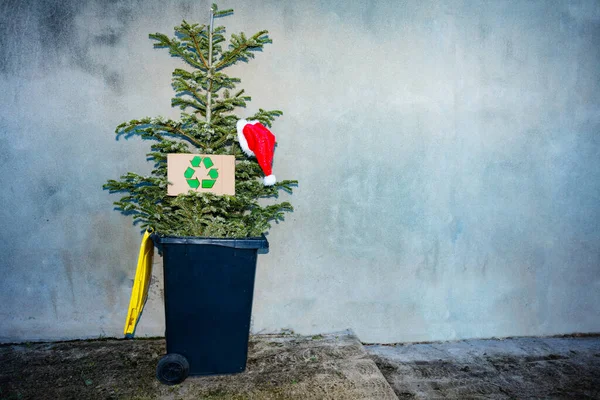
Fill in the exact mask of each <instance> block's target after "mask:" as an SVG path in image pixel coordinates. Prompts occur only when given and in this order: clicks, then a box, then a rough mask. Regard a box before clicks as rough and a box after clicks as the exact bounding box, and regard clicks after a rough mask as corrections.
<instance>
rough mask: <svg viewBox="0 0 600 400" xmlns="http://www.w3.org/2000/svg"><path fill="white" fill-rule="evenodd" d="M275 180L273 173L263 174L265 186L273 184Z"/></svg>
mask: <svg viewBox="0 0 600 400" xmlns="http://www.w3.org/2000/svg"><path fill="white" fill-rule="evenodd" d="M275 182H277V178H275V175H272V174H271V175H269V176H265V179H264V180H263V183H264V185H265V186H273V185H274V184H275Z"/></svg>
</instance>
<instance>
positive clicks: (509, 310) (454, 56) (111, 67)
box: [0, 0, 600, 342]
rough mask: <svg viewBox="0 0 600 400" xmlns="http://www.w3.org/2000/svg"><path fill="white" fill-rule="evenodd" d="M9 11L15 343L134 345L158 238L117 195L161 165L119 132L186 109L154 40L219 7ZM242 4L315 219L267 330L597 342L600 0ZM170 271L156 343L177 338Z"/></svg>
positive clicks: (303, 210)
mask: <svg viewBox="0 0 600 400" xmlns="http://www.w3.org/2000/svg"><path fill="white" fill-rule="evenodd" d="M161 3H163V2H162V1H158V0H145V1H124V0H123V1H119V0H117V1H99V0H98V1H93V0H86V1H58V0H51V1H50V0H48V1H34V0H30V1H21V0H3V1H2V2H0V89H1V90H0V104H2V108H1V110H0V174H1V175H0V176H1V177H2V179H1V182H2V189H1V191H0V199H1V204H2V208H1V209H0V215H1V217H0V221H1V225H2V229H1V231H0V266H1V268H2V270H1V271H2V274H1V278H0V321H1V322H0V340H1V341H5V342H6V341H25V340H53V339H70V338H87V337H98V336H120V335H121V332H122V325H123V321H124V318H125V315H126V309H127V305H128V301H129V292H130V287H131V284H132V278H133V274H134V269H135V261H136V257H137V247H138V245H139V239H140V233H139V229H138V228H136V227H134V226H132V224H131V221H130V220H129V219H128V218H126V217H123V216H121V215H120V214H118V213H117V212H115V211H112V206H111V203H112V201H114V200H116V199H117V196H112V195H109V194H108V193H107V192H105V191H103V190H102V189H101V186H102V184H103V183H104V182H105V181H106V180H107V179H109V178H116V177H118V176H119V175H120V174H121V173H124V172H126V171H136V172H145V171H149V169H150V165H149V164H147V163H146V162H145V160H144V154H145V152H146V151H147V149H148V143H145V142H142V141H141V140H138V139H132V140H129V141H123V140H122V141H119V142H117V141H115V138H114V135H113V133H112V132H113V130H114V128H115V126H116V125H117V124H119V123H120V122H122V121H125V120H128V119H132V118H137V117H143V116H147V115H148V116H156V115H168V116H176V115H177V114H176V113H175V112H173V111H170V106H169V104H170V97H171V94H172V91H171V88H170V72H171V70H172V69H173V68H174V67H175V66H178V65H179V64H178V62H177V60H175V59H172V58H170V57H169V56H168V54H167V52H166V51H165V50H153V49H152V43H151V42H150V41H149V40H148V39H147V35H148V33H151V32H163V33H168V34H171V33H172V27H173V26H175V25H177V24H178V23H179V22H180V21H181V19H182V18H186V19H188V20H190V21H202V22H204V21H205V20H206V18H207V10H208V2H206V1H171V2H168V4H167V5H162V4H161ZM366 3H369V2H363V1H357V0H356V1H341V0H340V1H333V0H332V1H323V0H321V1H319V0H310V1H292V0H289V1H287V0H286V1H275V0H271V1H262V2H249V1H242V0H231V1H227V2H225V1H223V2H221V3H220V5H221V7H222V8H225V7H233V8H235V9H236V14H235V15H234V17H230V18H227V19H226V20H225V21H224V22H225V23H226V24H227V26H228V31H229V32H230V33H231V32H237V31H240V30H243V31H246V32H253V31H256V30H259V29H262V28H266V29H268V30H269V31H270V32H271V35H272V37H273V39H274V43H273V44H272V45H270V46H268V48H267V49H266V50H265V51H264V52H263V53H262V54H259V55H258V56H257V59H256V60H255V61H253V62H251V63H250V64H248V65H245V66H242V67H241V68H236V70H235V71H234V75H237V76H239V77H241V78H242V80H243V82H242V87H244V88H246V89H247V91H248V93H249V94H251V95H252V96H253V102H252V103H251V106H250V107H249V108H248V110H247V112H248V114H251V113H253V111H254V110H255V109H257V108H258V107H262V108H280V109H282V110H284V111H285V115H284V117H282V118H281V119H280V120H279V121H278V122H277V123H276V125H275V126H274V129H273V130H274V132H275V133H276V134H277V135H278V139H279V147H278V150H277V154H276V158H275V163H274V172H275V174H277V176H278V177H280V178H297V179H299V180H300V182H301V183H300V186H299V188H298V190H297V192H296V194H294V195H293V196H292V198H291V199H292V201H293V203H294V204H295V206H296V211H295V212H294V213H293V214H291V215H290V216H288V218H287V221H286V222H285V223H283V224H280V225H277V226H275V227H274V228H273V229H272V231H271V233H270V235H269V240H270V243H271V251H270V253H269V254H268V255H261V256H260V260H259V266H258V275H257V283H256V292H255V293H256V295H255V306H254V314H253V331H254V332H273V331H279V330H281V329H292V330H294V331H296V332H299V333H317V332H327V331H335V330H340V329H344V328H353V329H354V330H355V331H356V333H357V334H358V336H359V337H360V338H361V339H362V340H363V341H366V342H399V341H424V340H447V339H460V338H481V337H491V336H510V335H551V334H562V333H573V332H599V331H600V203H599V201H600V136H599V134H600V68H599V65H600V46H599V45H598V44H599V43H600V2H598V1H592V0H589V1H585V0H581V1H575V0H573V1H568V2H567V1H547V0H531V1H526V0H496V1H474V0H464V1H459V0H456V1H451V0H446V1H436V0H418V1H417V0H414V1H412V0H411V1H399V0H398V1H394V0H388V1H377V2H370V3H373V4H372V5H367V4H366ZM161 284H162V283H161V274H160V260H157V264H156V268H155V281H154V283H153V285H152V293H151V295H150V296H151V297H150V301H149V304H148V308H147V310H146V311H145V313H144V316H143V319H142V322H141V323H140V326H139V330H138V333H139V335H140V336H144V335H161V334H162V333H163V329H164V328H163V324H164V320H163V316H162V297H161V290H160V287H161Z"/></svg>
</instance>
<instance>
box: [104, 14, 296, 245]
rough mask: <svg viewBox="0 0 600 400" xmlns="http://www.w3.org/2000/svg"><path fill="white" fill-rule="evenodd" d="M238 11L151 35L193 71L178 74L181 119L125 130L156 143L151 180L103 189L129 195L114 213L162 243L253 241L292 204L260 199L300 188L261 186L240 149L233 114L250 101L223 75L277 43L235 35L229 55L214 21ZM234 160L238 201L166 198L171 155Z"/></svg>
mask: <svg viewBox="0 0 600 400" xmlns="http://www.w3.org/2000/svg"><path fill="white" fill-rule="evenodd" d="M232 13H233V10H222V11H219V10H218V9H217V6H216V5H215V4H213V5H212V7H211V10H210V24H209V25H199V24H189V23H188V22H186V21H185V20H184V21H183V22H182V24H181V25H180V26H177V27H175V33H176V34H175V37H173V38H169V37H167V36H166V35H164V34H161V33H154V34H150V35H149V37H150V39H152V40H155V41H156V42H155V43H154V47H155V48H166V49H169V53H170V54H171V55H172V56H174V57H178V58H180V59H181V60H183V61H184V62H185V63H186V64H187V66H188V67H191V70H190V69H180V68H177V69H175V71H174V72H173V83H172V86H173V89H174V90H175V92H176V95H175V97H173V99H172V100H171V105H172V106H173V107H178V108H179V109H181V118H180V120H179V121H174V120H170V119H166V118H162V117H154V118H152V117H147V118H143V119H139V120H132V121H129V122H124V123H122V124H120V125H119V126H118V127H117V129H116V134H117V136H121V135H123V136H125V137H129V136H132V135H140V136H141V137H142V138H143V139H150V140H153V141H155V143H153V144H152V146H151V152H150V153H148V157H149V159H150V160H152V161H153V162H154V169H153V171H152V174H151V175H150V176H140V175H138V174H135V173H132V172H129V173H127V174H125V175H123V176H121V178H120V179H119V180H109V181H108V182H107V183H106V184H105V185H104V188H105V189H108V190H110V192H111V193H112V192H123V193H125V195H124V196H123V197H122V198H121V199H120V200H119V201H117V202H115V205H116V206H117V208H118V209H119V210H121V211H122V212H123V213H125V214H128V215H132V216H133V219H134V220H135V221H136V222H140V223H141V226H142V227H143V228H152V229H154V230H155V231H156V232H158V233H160V234H164V235H175V236H212V237H247V236H259V235H260V234H261V233H263V232H265V231H266V230H268V229H269V228H270V226H271V225H270V222H272V221H278V220H283V216H284V212H285V211H292V210H293V208H292V206H291V204H290V203H288V202H282V203H278V204H273V205H266V206H265V205H261V204H259V199H261V198H268V197H277V195H278V193H279V190H285V191H287V192H289V193H291V192H292V186H293V185H295V184H297V181H292V180H284V181H281V182H277V183H276V184H275V185H274V186H264V185H263V183H262V182H261V180H259V179H258V178H259V177H261V176H262V170H261V168H260V166H259V165H258V163H257V162H256V160H255V159H253V158H248V157H247V156H246V155H245V154H244V153H243V152H242V151H241V149H240V147H239V145H238V143H237V134H236V122H237V121H238V119H239V118H238V117H237V116H236V115H235V114H234V113H233V112H234V110H236V109H237V108H240V107H245V106H246V103H247V102H249V101H250V97H249V96H247V95H246V94H245V93H244V90H237V89H236V86H237V84H238V83H240V79H238V78H234V77H230V76H228V75H227V74H225V73H224V71H225V70H226V69H227V68H228V67H231V66H233V65H235V64H237V63H239V62H240V61H241V62H248V61H249V60H250V59H252V58H254V52H255V51H259V50H261V49H262V48H263V46H264V45H266V44H268V43H271V39H270V38H269V36H268V32H267V31H265V30H263V31H260V32H258V33H256V34H254V35H252V36H250V37H247V36H246V35H245V34H244V33H240V34H237V35H236V34H233V35H231V38H230V40H229V45H228V46H227V47H226V48H224V44H225V42H226V39H225V27H223V26H217V27H214V26H213V21H214V18H218V17H224V16H227V15H231V14H232ZM281 115H282V112H281V111H279V110H270V111H268V110H263V109H259V111H258V112H257V113H256V114H254V115H252V116H249V117H248V119H249V120H258V121H260V122H261V123H262V124H264V125H265V126H267V127H271V125H272V123H273V122H274V120H275V119H276V118H277V117H279V116H281ZM168 153H199V154H231V155H234V156H235V159H236V168H235V179H236V183H235V193H236V194H235V196H228V195H222V196H218V195H214V194H211V193H194V192H190V193H188V194H185V195H179V196H176V197H169V196H167V185H168V181H167V162H166V161H167V154H168Z"/></svg>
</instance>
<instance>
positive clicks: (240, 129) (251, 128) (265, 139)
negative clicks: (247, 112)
mask: <svg viewBox="0 0 600 400" xmlns="http://www.w3.org/2000/svg"><path fill="white" fill-rule="evenodd" d="M236 127H237V134H238V141H239V142H240V146H241V148H242V150H243V151H244V153H246V154H247V155H248V156H250V157H252V156H254V157H256V161H258V165H260V167H261V168H262V170H263V172H264V174H265V178H264V180H263V183H264V185H265V186H272V185H274V184H275V182H277V178H275V175H273V172H272V169H271V164H272V163H273V152H274V151H275V135H273V134H272V133H271V131H270V130H268V129H267V128H266V127H265V126H264V125H263V124H261V123H260V122H259V121H246V120H245V119H241V120H239V121H238V122H237V124H236Z"/></svg>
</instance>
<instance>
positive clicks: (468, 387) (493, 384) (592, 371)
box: [366, 337, 600, 399]
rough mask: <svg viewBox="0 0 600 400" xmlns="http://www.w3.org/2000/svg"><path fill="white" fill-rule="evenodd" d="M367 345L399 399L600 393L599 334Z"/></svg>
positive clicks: (587, 396)
mask: <svg viewBox="0 0 600 400" xmlns="http://www.w3.org/2000/svg"><path fill="white" fill-rule="evenodd" d="M366 349H367V351H368V352H369V353H370V354H371V355H372V357H373V358H374V360H375V362H376V364H377V366H378V367H379V369H380V370H381V372H382V373H383V374H384V376H385V377H386V379H387V381H388V382H389V383H390V384H391V385H392V387H393V389H394V392H395V393H396V395H397V396H398V398H400V399H600V337H587V338H518V339H508V340H470V341H461V342H454V343H432V344H412V345H411V344H407V345H396V346H381V345H378V346H366Z"/></svg>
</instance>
